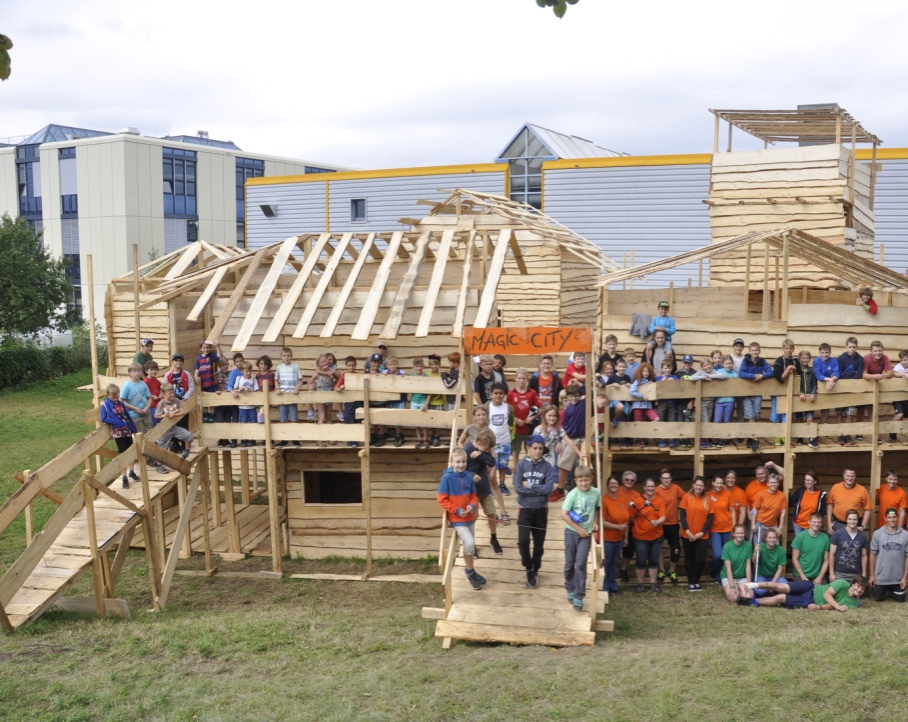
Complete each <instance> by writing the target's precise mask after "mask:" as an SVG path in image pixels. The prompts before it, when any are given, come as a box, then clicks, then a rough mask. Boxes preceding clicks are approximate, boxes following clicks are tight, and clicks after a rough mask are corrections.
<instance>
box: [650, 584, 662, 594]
mask: <svg viewBox="0 0 908 722" xmlns="http://www.w3.org/2000/svg"><path fill="white" fill-rule="evenodd" d="M650 587H652V590H653V591H654V592H656V594H662V587H660V586H659V585H658V584H651V585H650Z"/></svg>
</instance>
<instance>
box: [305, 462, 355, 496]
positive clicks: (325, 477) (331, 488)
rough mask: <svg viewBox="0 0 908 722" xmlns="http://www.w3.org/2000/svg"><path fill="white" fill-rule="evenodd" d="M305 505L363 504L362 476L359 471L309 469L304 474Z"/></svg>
mask: <svg viewBox="0 0 908 722" xmlns="http://www.w3.org/2000/svg"><path fill="white" fill-rule="evenodd" d="M303 503H305V504H362V503H363V477H362V474H361V473H360V472H358V471H327V470H317V471H310V470H308V469H307V470H306V471H304V472H303Z"/></svg>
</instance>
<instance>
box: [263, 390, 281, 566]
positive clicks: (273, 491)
mask: <svg viewBox="0 0 908 722" xmlns="http://www.w3.org/2000/svg"><path fill="white" fill-rule="evenodd" d="M268 385H269V384H268V382H267V381H265V382H264V384H263V387H264V388H263V389H262V390H263V391H264V392H265V478H266V481H267V487H268V517H269V523H270V527H271V571H272V572H274V573H275V574H280V573H282V572H283V568H284V566H283V560H282V559H281V538H280V534H281V523H280V510H279V509H278V500H277V464H276V463H275V458H274V451H273V450H272V448H271V390H270V389H269V388H268Z"/></svg>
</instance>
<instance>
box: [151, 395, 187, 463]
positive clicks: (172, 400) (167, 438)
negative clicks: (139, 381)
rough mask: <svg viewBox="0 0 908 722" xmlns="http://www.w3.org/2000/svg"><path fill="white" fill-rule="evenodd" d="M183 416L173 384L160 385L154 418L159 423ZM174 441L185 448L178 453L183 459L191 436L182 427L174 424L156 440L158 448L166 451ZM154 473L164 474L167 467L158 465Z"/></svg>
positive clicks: (184, 413) (184, 412) (183, 411)
mask: <svg viewBox="0 0 908 722" xmlns="http://www.w3.org/2000/svg"><path fill="white" fill-rule="evenodd" d="M185 415H186V409H184V408H183V402H182V401H180V400H179V399H178V398H177V397H176V393H174V388H173V384H162V385H161V403H159V404H158V410H157V411H156V412H155V416H157V417H158V420H159V421H163V420H164V419H179V418H182V417H183V416H185ZM174 439H176V440H177V441H182V442H183V443H184V445H185V447H184V449H183V450H182V451H181V452H180V456H181V457H182V458H184V459H185V458H186V457H187V456H189V447H190V446H191V445H192V434H191V433H190V432H189V431H187V430H186V429H184V428H183V427H182V426H179V425H178V424H174V425H173V426H171V427H170V428H169V429H168V430H167V431H165V432H164V433H163V434H162V435H161V438H159V439H158V446H161V447H163V448H165V449H166V448H167V447H168V446H169V445H170V442H171V441H173V440H174ZM156 471H157V472H158V473H159V474H166V473H167V467H166V466H164V465H163V464H158V466H157V469H156Z"/></svg>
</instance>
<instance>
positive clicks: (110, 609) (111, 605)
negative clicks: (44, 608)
mask: <svg viewBox="0 0 908 722" xmlns="http://www.w3.org/2000/svg"><path fill="white" fill-rule="evenodd" d="M102 601H103V604H104V614H105V615H106V616H108V617H120V618H121V619H132V614H130V612H129V604H128V602H127V601H126V600H125V599H108V598H105V599H103V600H102ZM51 608H52V609H58V610H60V611H62V612H76V613H77V614H94V613H96V610H95V600H94V599H89V598H88V597H61V598H60V599H58V600H57V601H55V602H54V603H53V604H52V605H51Z"/></svg>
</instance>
